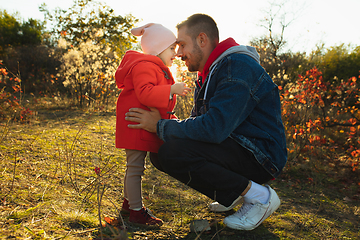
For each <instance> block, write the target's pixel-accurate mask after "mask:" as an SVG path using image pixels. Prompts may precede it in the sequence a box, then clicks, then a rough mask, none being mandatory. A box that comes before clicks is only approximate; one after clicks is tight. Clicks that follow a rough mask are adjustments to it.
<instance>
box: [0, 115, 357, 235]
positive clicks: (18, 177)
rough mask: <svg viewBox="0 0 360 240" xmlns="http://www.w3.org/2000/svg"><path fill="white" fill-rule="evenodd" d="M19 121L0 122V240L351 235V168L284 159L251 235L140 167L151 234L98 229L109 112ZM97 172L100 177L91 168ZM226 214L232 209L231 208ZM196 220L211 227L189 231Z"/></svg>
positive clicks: (118, 179)
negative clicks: (267, 213) (271, 198)
mask: <svg viewBox="0 0 360 240" xmlns="http://www.w3.org/2000/svg"><path fill="white" fill-rule="evenodd" d="M37 119H38V120H37V121H34V122H32V123H31V124H27V125H19V124H16V123H12V124H10V123H9V124H2V125H0V127H1V128H0V189H1V191H0V200H1V203H0V226H1V227H0V238H2V239H101V238H103V239H126V238H129V239H221V240H232V239H360V204H359V203H360V186H359V182H360V179H359V172H352V171H351V170H350V169H349V168H348V167H347V165H345V164H344V163H343V162H341V161H337V160H336V159H334V160H333V161H331V162H330V161H329V160H328V159H319V158H317V159H311V160H310V161H308V162H298V161H295V160H293V161H289V164H288V165H287V167H286V169H285V171H284V172H283V174H282V175H281V176H280V177H279V178H278V179H276V180H274V181H272V182H271V183H270V185H271V186H272V187H273V188H274V189H275V190H276V191H277V193H278V194H279V196H280V198H281V201H282V205H281V206H280V208H279V209H278V211H276V212H275V213H274V214H273V215H272V216H271V217H270V218H268V219H267V220H265V222H264V223H263V224H262V225H260V226H259V227H258V228H257V229H255V230H253V231H235V230H232V229H229V228H226V227H225V226H224V225H223V223H222V220H223V218H224V217H225V216H226V215H227V214H230V213H231V212H230V213H223V214H215V213H211V212H209V211H208V210H207V205H208V204H209V203H210V202H211V200H210V199H208V198H206V197H204V196H202V195H201V194H199V193H197V192H196V191H194V190H192V189H191V188H189V187H187V186H185V185H184V184H182V183H180V182H178V181H176V180H174V179H172V178H171V177H169V176H167V175H166V174H164V173H161V172H159V171H158V170H156V169H155V168H154V167H153V166H152V165H151V164H150V163H149V161H147V165H146V167H147V170H146V171H145V176H144V178H143V198H144V204H145V205H146V206H147V207H149V208H150V209H151V210H152V211H153V212H154V213H155V214H156V215H157V216H158V217H160V218H161V219H163V220H164V225H163V226H162V227H161V228H160V229H155V230H148V229H142V228H138V227H134V226H131V225H129V224H128V223H127V222H126V218H124V219H125V224H126V225H127V230H126V231H124V230H122V229H121V228H116V227H115V228H112V227H109V226H107V227H104V228H103V227H100V222H99V216H101V221H102V223H104V219H105V217H117V216H119V210H120V208H121V203H122V198H123V193H122V191H123V183H122V180H123V177H124V171H125V157H124V151H123V150H119V149H116V148H115V146H114V132H115V115H114V114H113V113H98V112H95V113H89V112H83V111H79V110H71V111H69V110H61V109H60V108H59V109H57V110H51V111H49V110H41V111H39V112H38V116H37ZM95 167H99V168H100V170H101V172H100V174H99V175H97V174H96V173H95V171H94V169H95ZM235 210H236V209H235ZM198 219H206V220H208V222H209V223H210V224H211V231H208V232H203V233H200V234H199V233H198V234H196V233H191V232H190V230H189V227H190V222H191V221H193V220H198Z"/></svg>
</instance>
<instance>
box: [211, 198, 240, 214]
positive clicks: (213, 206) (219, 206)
mask: <svg viewBox="0 0 360 240" xmlns="http://www.w3.org/2000/svg"><path fill="white" fill-rule="evenodd" d="M242 201H243V198H242V196H239V197H238V198H237V199H235V201H234V202H233V203H232V204H231V205H230V206H229V207H225V206H224V205H222V204H221V203H218V202H213V203H210V204H209V209H210V211H212V212H227V211H230V210H231V209H233V208H234V207H236V206H237V205H239V204H240V203H241V202H242Z"/></svg>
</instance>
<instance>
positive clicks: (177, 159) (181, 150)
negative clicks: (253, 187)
mask: <svg viewBox="0 0 360 240" xmlns="http://www.w3.org/2000/svg"><path fill="white" fill-rule="evenodd" d="M150 159H151V162H152V163H153V165H154V166H155V167H156V168H157V169H159V170H160V171H163V172H165V173H167V174H169V175H170V176H172V177H174V178H175V179H177V180H179V181H181V182H183V183H184V184H186V185H188V186H190V187H191V188H193V189H195V190H197V191H199V192H200V193H202V194H204V195H206V196H208V197H209V198H211V199H213V200H215V201H218V202H219V203H221V204H222V205H224V206H226V207H228V206H230V205H231V204H232V203H233V201H234V200H235V199H237V198H238V197H239V196H240V195H241V193H242V192H243V191H244V190H245V188H246V187H247V185H248V184H249V180H252V181H254V182H257V183H259V184H263V183H266V182H268V181H269V180H271V179H272V176H271V175H270V174H269V173H268V172H267V171H266V170H265V169H264V168H263V167H262V166H261V165H260V164H259V163H258V161H257V160H256V159H255V157H254V156H253V154H252V153H251V152H250V151H248V150H247V149H245V148H243V147H242V146H240V145H239V144H238V143H236V142H235V141H234V140H233V139H231V138H227V139H226V140H225V141H223V142H222V143H220V144H216V143H206V142H199V141H194V140H188V139H172V140H169V141H167V142H165V143H164V144H163V145H162V146H161V147H160V149H159V153H158V156H156V155H155V154H153V155H152V156H150Z"/></svg>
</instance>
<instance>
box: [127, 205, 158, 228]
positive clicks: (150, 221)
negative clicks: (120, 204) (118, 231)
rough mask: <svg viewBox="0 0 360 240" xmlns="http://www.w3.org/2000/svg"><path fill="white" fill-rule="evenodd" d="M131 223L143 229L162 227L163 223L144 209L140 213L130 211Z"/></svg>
mask: <svg viewBox="0 0 360 240" xmlns="http://www.w3.org/2000/svg"><path fill="white" fill-rule="evenodd" d="M129 222H131V223H133V224H135V225H139V226H141V227H160V226H161V225H163V221H162V220H161V219H159V218H157V217H155V216H154V215H153V214H152V213H151V211H150V210H149V209H147V208H145V207H143V208H142V209H141V210H139V211H135V210H132V209H130V217H129Z"/></svg>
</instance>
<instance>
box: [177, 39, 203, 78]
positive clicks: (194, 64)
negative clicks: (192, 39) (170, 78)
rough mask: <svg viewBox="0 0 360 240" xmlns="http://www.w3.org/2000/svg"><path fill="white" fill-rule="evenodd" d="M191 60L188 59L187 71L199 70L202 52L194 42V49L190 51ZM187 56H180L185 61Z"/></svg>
mask: <svg viewBox="0 0 360 240" xmlns="http://www.w3.org/2000/svg"><path fill="white" fill-rule="evenodd" d="M191 55H192V57H193V58H192V60H190V61H189V65H188V70H189V72H196V71H199V67H200V62H201V61H202V60H203V53H202V51H201V49H200V47H199V46H198V45H197V44H196V43H195V44H194V49H193V51H192V52H191ZM187 59H188V58H187V57H186V56H184V57H182V58H181V60H183V61H186V60H187Z"/></svg>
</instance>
